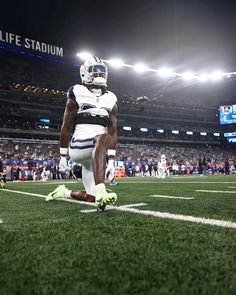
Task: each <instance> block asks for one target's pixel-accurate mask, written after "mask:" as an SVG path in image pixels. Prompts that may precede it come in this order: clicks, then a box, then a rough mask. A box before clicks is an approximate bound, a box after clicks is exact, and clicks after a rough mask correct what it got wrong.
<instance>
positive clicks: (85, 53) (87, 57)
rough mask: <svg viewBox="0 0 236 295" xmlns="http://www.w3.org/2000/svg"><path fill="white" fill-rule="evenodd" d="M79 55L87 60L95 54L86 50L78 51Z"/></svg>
mask: <svg viewBox="0 0 236 295" xmlns="http://www.w3.org/2000/svg"><path fill="white" fill-rule="evenodd" d="M77 56H78V57H80V58H81V59H83V60H87V59H90V58H92V57H93V55H92V54H91V53H89V52H86V51H83V52H79V53H77Z"/></svg>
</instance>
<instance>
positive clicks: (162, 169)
mask: <svg viewBox="0 0 236 295" xmlns="http://www.w3.org/2000/svg"><path fill="white" fill-rule="evenodd" d="M165 177H166V156H165V155H164V154H163V155H161V161H160V162H158V178H162V179H164V178H165Z"/></svg>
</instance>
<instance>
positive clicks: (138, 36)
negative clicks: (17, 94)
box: [0, 0, 236, 71]
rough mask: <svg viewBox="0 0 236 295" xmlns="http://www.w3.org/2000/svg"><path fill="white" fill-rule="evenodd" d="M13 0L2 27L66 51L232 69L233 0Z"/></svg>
mask: <svg viewBox="0 0 236 295" xmlns="http://www.w3.org/2000/svg"><path fill="white" fill-rule="evenodd" d="M13 2H15V5H13ZM13 2H12V1H5V3H4V4H2V6H1V18H0V29H2V30H4V31H8V32H12V33H15V34H19V35H22V36H24V37H29V38H32V39H35V40H39V41H43V42H47V43H50V44H54V45H58V46H61V47H63V48H64V51H65V53H66V54H68V55H73V54H76V52H78V51H81V50H85V49H87V50H90V51H92V52H93V53H94V54H95V55H97V56H99V57H101V58H107V59H108V58H111V57H113V56H119V57H121V58H122V59H123V60H124V61H125V62H127V63H130V64H132V63H135V62H139V61H142V62H144V63H147V64H148V65H149V66H150V67H158V66H159V67H160V66H163V65H168V66H171V67H174V68H175V70H176V71H181V70H189V69H190V70H193V71H198V70H201V69H202V70H206V71H207V70H215V69H222V70H224V71H231V70H236V57H235V56H236V54H235V53H236V34H235V29H236V1H230V0H146V1H144V0H143V1H138V0H136V1H135V0H119V1H112V0H110V1H109V0H100V1H98V0H97V1H95V0H87V1H78V0H77V1H58V0H57V1H56V0H53V1H37V2H36V1H13ZM36 3H38V4H36Z"/></svg>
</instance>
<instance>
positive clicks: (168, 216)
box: [1, 189, 236, 228]
mask: <svg viewBox="0 0 236 295" xmlns="http://www.w3.org/2000/svg"><path fill="white" fill-rule="evenodd" d="M1 191H7V192H13V193H16V194H22V195H30V196H35V197H40V198H45V197H46V196H45V195H40V194H34V193H28V192H22V191H14V190H9V189H1ZM61 200H62V201H66V202H71V203H77V204H84V205H88V206H95V204H94V203H88V202H83V201H76V200H71V199H61ZM131 205H132V204H128V205H124V206H113V209H115V210H118V211H123V212H131V213H138V214H143V215H148V216H154V217H159V218H164V219H172V220H181V221H189V222H195V223H203V224H208V225H216V226H219V227H228V228H236V222H231V221H226V220H217V219H208V218H204V217H194V216H188V215H179V214H172V213H168V212H158V211H150V210H139V209H135V208H130V206H131ZM133 205H134V206H135V205H138V206H144V205H146V204H145V203H139V204H133ZM111 209H112V208H111ZM96 211H97V210H96ZM90 212H91V211H90ZM92 212H95V210H93V211H92Z"/></svg>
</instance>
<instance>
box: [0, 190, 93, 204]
mask: <svg viewBox="0 0 236 295" xmlns="http://www.w3.org/2000/svg"><path fill="white" fill-rule="evenodd" d="M1 191H5V192H11V193H15V194H22V195H28V196H35V197H40V198H44V199H45V198H46V197H47V196H45V195H40V194H34V193H28V192H22V191H14V190H10V189H1ZM57 201H64V202H69V203H78V204H82V205H88V206H93V207H94V206H95V204H94V203H89V202H84V201H77V200H73V199H60V200H57Z"/></svg>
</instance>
